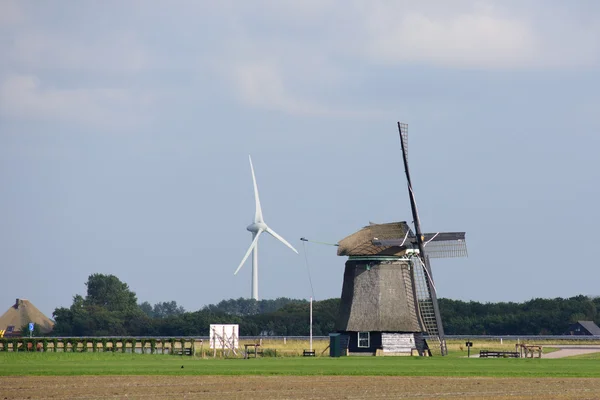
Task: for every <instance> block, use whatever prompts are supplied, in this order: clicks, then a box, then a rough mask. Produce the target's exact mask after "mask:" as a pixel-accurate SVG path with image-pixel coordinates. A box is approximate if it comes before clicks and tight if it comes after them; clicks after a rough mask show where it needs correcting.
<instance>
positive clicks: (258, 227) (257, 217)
mask: <svg viewBox="0 0 600 400" xmlns="http://www.w3.org/2000/svg"><path fill="white" fill-rule="evenodd" d="M248 159H249V160H250V170H251V171H252V182H253V183H254V200H255V202H256V212H255V213H254V222H253V223H251V224H250V225H248V226H247V227H246V229H247V230H249V231H250V232H252V244H251V245H250V247H249V248H248V251H246V255H244V258H243V259H242V262H241V263H240V265H239V267H238V268H237V269H236V270H235V272H234V273H233V274H234V275H236V274H237V273H238V272H239V270H240V269H241V268H242V266H243V265H244V263H245V262H246V260H247V259H248V256H249V255H250V252H252V298H253V299H255V300H258V238H259V237H260V235H261V234H262V233H263V232H267V233H268V234H269V235H271V236H273V237H274V238H275V239H277V240H279V241H280V242H281V243H283V244H285V245H286V246H287V247H289V248H290V249H292V250H293V251H294V252H295V253H296V254H298V250H296V249H295V248H294V247H293V246H292V245H291V244H289V243H288V242H287V241H286V240H285V239H284V238H282V237H281V236H279V235H278V234H277V233H276V232H275V231H274V230H273V229H271V228H269V227H268V226H267V224H266V223H265V221H264V220H263V215H262V209H261V208H260V200H259V198H258V187H257V186H256V177H255V176H254V167H253V166H252V157H250V156H248Z"/></svg>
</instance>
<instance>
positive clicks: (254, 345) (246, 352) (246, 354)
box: [244, 343, 263, 358]
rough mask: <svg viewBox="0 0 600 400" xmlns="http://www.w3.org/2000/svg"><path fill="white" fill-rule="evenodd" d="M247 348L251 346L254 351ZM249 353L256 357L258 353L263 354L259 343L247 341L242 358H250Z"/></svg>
mask: <svg viewBox="0 0 600 400" xmlns="http://www.w3.org/2000/svg"><path fill="white" fill-rule="evenodd" d="M249 348H253V349H254V351H252V352H251V351H249ZM251 354H254V358H256V356H257V355H258V354H260V355H261V356H262V355H263V351H262V349H261V348H260V343H248V344H245V345H244V358H250V355H251Z"/></svg>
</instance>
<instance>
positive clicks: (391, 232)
mask: <svg viewBox="0 0 600 400" xmlns="http://www.w3.org/2000/svg"><path fill="white" fill-rule="evenodd" d="M407 232H408V235H409V236H414V235H413V234H412V232H411V231H410V227H409V226H408V224H407V223H406V222H404V221H402V222H390V223H387V224H373V223H371V224H370V225H367V226H365V227H364V228H362V229H361V230H359V231H358V232H355V233H353V234H351V235H349V236H346V237H345V238H344V239H342V240H340V241H339V243H338V244H339V246H338V252H337V255H338V256H372V255H380V256H383V255H389V256H392V255H402V253H403V252H404V251H405V250H406V245H409V246H410V245H411V243H410V241H409V240H406V243H404V245H403V246H398V245H393V246H385V245H383V246H382V245H381V244H375V243H374V241H378V240H379V241H381V240H388V239H398V238H404V237H406V236H407Z"/></svg>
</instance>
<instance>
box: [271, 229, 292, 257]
mask: <svg viewBox="0 0 600 400" xmlns="http://www.w3.org/2000/svg"><path fill="white" fill-rule="evenodd" d="M266 231H267V233H268V234H269V235H271V236H273V237H274V238H275V239H277V240H279V241H280V242H281V243H283V244H285V245H286V246H287V247H289V248H290V249H292V250H294V252H295V253H296V254H298V250H296V249H295V248H294V246H292V245H291V244H289V243H288V242H287V240H285V239H284V238H282V237H281V236H279V235H278V234H277V232H275V231H274V230H273V229H271V228H269V227H268V226H267V229H266Z"/></svg>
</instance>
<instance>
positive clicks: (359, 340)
mask: <svg viewBox="0 0 600 400" xmlns="http://www.w3.org/2000/svg"><path fill="white" fill-rule="evenodd" d="M340 333H341V334H342V336H343V340H342V345H343V348H344V349H345V350H346V351H345V354H347V355H349V356H386V357H387V356H428V355H429V354H430V353H429V348H428V346H427V342H426V341H425V340H424V338H423V335H422V334H421V333H414V332H378V331H370V332H340Z"/></svg>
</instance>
